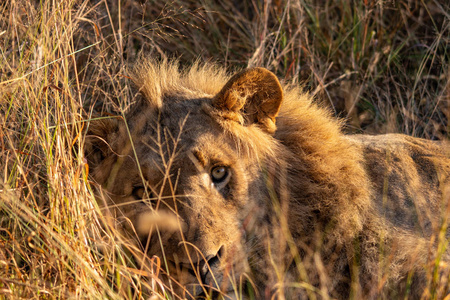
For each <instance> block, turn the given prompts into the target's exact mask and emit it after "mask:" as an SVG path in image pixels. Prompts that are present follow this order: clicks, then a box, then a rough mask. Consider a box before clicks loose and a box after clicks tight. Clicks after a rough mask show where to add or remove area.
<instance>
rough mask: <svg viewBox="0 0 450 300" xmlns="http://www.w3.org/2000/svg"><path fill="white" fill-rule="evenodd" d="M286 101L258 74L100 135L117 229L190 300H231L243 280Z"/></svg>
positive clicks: (173, 101)
mask: <svg viewBox="0 0 450 300" xmlns="http://www.w3.org/2000/svg"><path fill="white" fill-rule="evenodd" d="M263 83H265V84H263ZM281 98H282V92H281V87H280V85H279V83H278V81H277V79H276V77H275V76H274V75H273V74H272V73H270V72H268V71H266V70H264V69H252V70H249V71H245V72H243V73H240V74H238V75H236V76H234V77H233V78H232V79H231V80H230V81H229V82H228V83H227V85H225V87H224V88H223V89H222V90H221V91H220V92H219V93H218V94H217V95H215V96H213V97H199V98H192V97H189V98H187V99H184V98H183V97H180V96H177V97H175V96H174V97H173V98H170V97H168V98H167V99H164V102H163V105H162V106H160V107H155V106H152V105H143V106H142V107H144V108H142V107H140V108H139V109H136V110H135V111H134V112H133V113H132V114H131V116H130V117H129V119H128V120H127V123H128V127H125V126H124V124H123V123H121V122H118V121H117V122H116V121H112V122H115V123H116V124H113V125H111V124H108V125H105V123H104V122H103V125H101V126H98V127H100V129H97V131H95V130H93V136H94V137H95V136H100V137H101V139H100V142H99V143H98V142H94V144H95V143H97V145H96V146H93V147H89V146H87V149H88V150H89V149H91V152H90V153H89V152H88V159H89V157H93V158H92V159H91V160H90V163H91V164H92V166H93V167H92V168H93V172H92V173H93V177H94V178H95V179H96V180H97V181H98V182H99V183H100V184H102V186H103V190H105V191H106V192H105V193H103V194H104V195H107V197H106V198H107V199H106V200H107V203H108V205H109V207H111V208H112V212H113V213H114V214H115V218H116V220H118V222H119V223H120V224H122V226H123V228H125V231H126V232H127V233H129V234H130V235H131V236H135V237H137V239H138V240H139V242H140V243H141V245H142V247H143V249H145V253H147V254H148V256H149V257H152V256H155V255H156V256H158V257H160V258H161V261H164V260H165V261H166V262H167V266H166V267H167V268H168V272H169V274H170V277H171V278H172V279H175V280H176V281H177V282H178V283H179V284H180V285H181V286H185V287H186V288H187V291H188V293H190V294H192V295H193V296H198V295H199V294H201V293H202V292H208V290H207V289H208V286H209V287H212V289H213V290H220V291H221V292H223V293H225V294H228V295H232V294H234V292H233V291H236V289H238V288H239V285H240V282H243V281H245V279H246V276H247V275H246V272H247V271H248V269H249V266H248V257H247V253H248V249H247V247H248V240H247V238H248V236H247V235H248V234H249V228H250V227H252V224H253V226H256V225H255V224H257V223H258V221H257V220H259V219H261V218H263V214H264V208H263V207H264V205H265V204H264V203H262V202H261V200H260V199H262V198H264V197H263V196H262V194H264V193H267V188H266V187H265V186H264V178H263V177H264V175H262V174H263V172H261V170H262V168H264V166H262V165H261V160H262V159H263V157H264V155H265V154H264V153H265V151H266V150H267V149H260V148H261V147H260V146H258V145H259V144H261V143H263V142H262V141H261V140H267V141H270V140H271V139H272V137H271V133H272V132H273V131H274V128H275V125H274V119H275V115H276V114H277V113H278V109H279V105H280V103H281ZM144 112H145V113H144ZM126 128H128V130H127V129H126ZM242 134H245V135H246V137H242ZM130 137H131V138H130ZM105 142H107V143H108V144H106V143H105ZM263 144H264V143H263ZM96 152H101V155H97V156H96V154H95V153H96ZM155 220H159V221H158V222H155ZM169 224H170V225H169ZM144 263H145V262H144ZM201 284H203V286H202V285H201ZM173 286H174V288H175V290H177V287H176V286H177V284H173ZM205 289H206V290H205ZM178 290H179V289H178Z"/></svg>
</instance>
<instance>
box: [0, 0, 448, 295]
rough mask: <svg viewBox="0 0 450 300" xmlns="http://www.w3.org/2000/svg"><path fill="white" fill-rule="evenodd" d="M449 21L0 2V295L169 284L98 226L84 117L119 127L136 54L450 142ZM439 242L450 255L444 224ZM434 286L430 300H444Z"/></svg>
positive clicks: (329, 9)
mask: <svg viewBox="0 0 450 300" xmlns="http://www.w3.org/2000/svg"><path fill="white" fill-rule="evenodd" d="M449 11H450V7H449V4H448V3H446V1H435V0H422V1H420V0H411V1H406V0H401V1H383V0H380V1H366V0H364V1H354V2H352V1H329V0H323V1H302V0H292V1H288V0H287V1H242V2H241V1H231V0H230V1H200V2H199V1H190V0H179V1H171V2H165V1H150V0H149V1H138V0H129V1H126V0H124V1H87V0H78V1H76V0H73V1H43V0H41V1H25V0H7V1H4V2H2V3H1V4H0V123H1V127H0V153H1V156H0V174H1V175H0V298H3V297H4V298H12V299H21V298H24V299H35V298H36V299H37V298H39V299H40V298H43V299H54V298H58V299H59V298H87V299H104V298H111V299H123V298H126V299H138V298H139V297H141V296H145V297H148V296H149V295H151V291H153V290H156V289H158V290H159V292H158V294H154V295H153V297H156V298H158V297H160V296H159V295H163V294H164V290H165V289H167V288H166V287H163V286H162V282H161V281H160V280H159V279H158V274H159V273H161V272H164V270H163V269H164V268H163V267H162V269H159V266H160V265H161V264H162V265H163V263H162V262H161V261H159V260H157V259H153V260H152V263H153V265H151V267H149V268H146V270H145V271H143V270H141V269H140V268H139V266H137V265H136V264H135V262H134V255H133V253H134V252H136V251H139V250H138V249H136V248H135V247H133V246H132V244H130V243H129V242H128V241H126V240H124V239H123V238H122V237H121V236H120V235H119V234H117V233H116V232H115V231H114V229H113V226H110V225H111V224H110V222H109V221H108V219H107V218H105V217H104V214H103V211H102V209H101V208H99V206H98V205H97V202H96V200H95V198H94V195H93V194H94V191H93V188H91V185H90V181H89V180H90V179H89V168H88V165H87V164H86V161H85V159H84V157H83V142H84V132H85V129H86V128H87V127H88V126H89V121H91V120H93V119H98V118H110V117H111V116H112V115H114V116H123V115H124V114H125V113H126V112H127V111H128V110H129V107H130V105H132V103H133V101H134V100H135V99H134V93H133V91H132V87H131V81H130V80H129V72H128V71H127V70H128V67H129V66H130V65H132V64H133V63H134V62H135V61H136V60H138V59H139V54H140V53H141V52H142V53H143V54H144V55H145V56H148V55H151V56H153V57H177V58H179V59H180V64H182V65H190V64H191V63H192V62H193V61H194V60H196V59H198V60H200V61H208V60H212V61H216V62H218V63H219V64H221V65H223V66H225V67H226V68H228V69H230V70H234V69H237V68H245V67H247V66H263V67H266V68H268V69H270V70H271V71H273V72H274V73H275V74H277V75H278V76H279V78H280V79H282V80H284V79H285V80H289V81H292V82H294V83H299V84H302V85H303V86H304V88H305V89H306V90H308V91H310V93H311V94H312V95H314V96H315V97H316V100H317V101H320V102H322V104H323V105H325V106H329V107H330V109H331V110H332V111H333V112H334V113H335V115H336V116H339V117H343V118H346V120H347V125H348V126H346V130H348V131H349V132H365V133H387V132H401V133H406V134H409V135H413V136H419V137H425V138H429V139H439V140H445V139H449V137H450V135H449V133H450V130H449V123H448V120H449V118H450V94H449V93H450V79H449V77H450V76H449V75H450V69H449V60H450V53H449V41H450V15H449ZM437 238H438V239H439V245H440V247H439V249H440V250H439V251H444V250H443V249H445V247H447V246H448V240H446V239H445V228H443V231H442V232H441V236H439V237H437ZM441 263H442V264H445V263H446V262H441ZM429 268H430V269H429V274H430V278H437V277H438V274H437V271H436V270H439V267H438V266H430V267H429ZM331 276H332V275H331ZM449 280H450V279H449ZM301 284H302V283H300V285H301ZM437 284H438V283H437V281H436V280H430V286H429V288H428V292H427V293H426V294H424V295H425V297H426V298H432V299H436V298H445V297H446V294H445V293H444V294H443V293H442V290H441V289H440V287H439V286H437ZM315 293H316V291H314V290H313V291H310V292H309V293H308V295H309V296H310V297H311V298H314V297H316V296H317V297H319V296H318V294H317V295H316V294H315ZM317 293H320V291H317ZM322 296H323V295H322ZM161 297H163V296H161ZM165 297H169V298H176V297H177V296H176V295H173V294H171V293H166V296H165ZM447 297H448V296H447Z"/></svg>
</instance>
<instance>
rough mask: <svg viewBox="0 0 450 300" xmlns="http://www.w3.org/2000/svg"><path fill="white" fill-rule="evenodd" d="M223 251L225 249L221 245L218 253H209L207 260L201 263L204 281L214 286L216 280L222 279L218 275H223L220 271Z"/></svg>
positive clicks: (201, 273)
mask: <svg viewBox="0 0 450 300" xmlns="http://www.w3.org/2000/svg"><path fill="white" fill-rule="evenodd" d="M223 252H224V249H223V247H221V248H220V249H219V251H218V252H217V254H216V255H209V256H207V257H206V261H203V262H201V263H200V275H201V279H202V282H203V283H205V284H208V285H213V286H214V284H213V283H214V281H217V280H219V281H220V280H221V279H222V278H217V277H222V276H220V275H219V274H220V272H218V271H219V269H220V259H221V257H222V255H223Z"/></svg>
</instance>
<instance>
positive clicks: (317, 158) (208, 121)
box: [85, 60, 450, 299]
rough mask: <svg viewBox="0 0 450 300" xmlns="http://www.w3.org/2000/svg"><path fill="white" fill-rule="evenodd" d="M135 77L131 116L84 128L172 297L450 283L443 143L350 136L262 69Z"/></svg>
mask: <svg viewBox="0 0 450 300" xmlns="http://www.w3.org/2000/svg"><path fill="white" fill-rule="evenodd" d="M133 78H134V80H135V83H136V86H137V87H138V88H139V93H138V94H137V95H138V97H137V103H136V104H135V105H134V107H133V108H132V110H131V112H130V113H129V114H128V115H127V116H126V124H127V126H125V123H124V122H121V121H119V120H117V119H111V120H107V121H99V122H97V124H92V125H91V128H90V130H89V133H88V138H87V142H86V147H85V148H86V155H87V158H88V161H89V164H90V167H91V170H92V171H91V174H92V177H93V178H94V179H95V180H96V181H97V182H98V183H99V184H100V185H101V186H102V187H103V190H104V191H106V192H107V193H103V195H107V196H105V198H106V199H105V201H106V203H107V205H108V206H110V207H111V211H112V213H113V214H114V215H115V217H116V219H117V221H118V223H119V224H121V225H122V227H123V229H124V232H126V233H128V234H129V235H130V236H132V237H133V238H135V239H136V240H138V241H139V243H140V244H141V246H142V248H143V249H144V252H145V253H147V254H149V256H150V257H151V256H152V255H157V256H160V257H161V258H162V257H165V259H166V260H167V261H168V263H167V265H166V268H167V270H166V271H167V272H168V273H169V275H168V276H166V277H165V278H164V281H165V282H166V283H167V284H168V285H167V286H172V289H173V290H174V291H175V292H176V293H180V294H184V295H186V296H188V297H198V296H199V295H201V294H205V293H211V292H210V291H209V287H211V288H212V290H213V291H214V292H213V297H214V295H215V294H214V293H217V291H220V292H221V293H223V294H225V295H227V296H230V297H232V298H238V294H239V292H238V291H240V290H241V289H243V290H244V294H246V292H245V291H246V290H247V288H246V286H247V285H246V284H245V282H247V281H248V282H249V285H250V284H251V285H253V288H254V289H255V292H256V293H257V295H258V296H257V297H260V298H264V297H270V296H271V295H277V296H281V297H287V298H308V297H310V298H314V297H324V298H325V297H327V296H328V295H330V296H332V297H336V298H341V299H347V298H348V297H350V296H352V297H356V298H360V297H364V298H377V297H380V296H381V297H404V296H409V297H412V298H418V297H420V296H424V297H428V296H429V295H430V294H429V293H432V292H434V291H431V290H429V288H430V287H434V288H435V290H436V293H437V295H438V296H439V297H440V296H445V295H446V294H447V293H448V291H449V290H448V288H449V287H448V282H447V281H448V269H447V268H446V267H445V266H446V264H448V262H449V258H450V257H449V256H450V255H449V251H448V250H445V249H444V250H443V251H438V250H437V249H441V248H442V247H441V246H442V244H445V243H448V239H449V237H450V231H449V230H448V229H447V227H445V226H446V224H447V222H448V219H449V215H448V211H447V212H446V211H445V209H446V208H447V207H448V206H449V197H450V196H449V189H450V188H449V186H450V177H449V174H450V153H449V151H450V150H449V147H448V144H444V142H440V143H439V142H431V141H426V140H422V139H417V138H412V137H408V136H404V135H382V136H365V135H353V136H347V135H344V134H343V133H342V132H341V125H342V124H341V122H340V121H338V120H336V119H334V118H332V117H331V116H330V114H329V113H328V111H327V110H325V109H323V108H321V107H319V106H317V105H316V104H314V103H313V102H312V101H311V99H310V97H309V96H308V95H307V94H305V93H302V92H301V90H300V89H299V88H296V87H294V86H291V85H288V84H286V85H281V84H280V83H279V81H278V79H277V78H276V77H275V76H274V75H273V74H272V73H270V72H269V71H267V70H265V69H262V68H254V69H249V70H246V71H243V72H240V73H238V74H236V75H234V76H233V77H230V76H228V75H227V74H226V72H225V71H224V70H223V69H222V68H220V67H217V66H215V65H199V64H195V65H194V66H193V67H191V68H188V69H185V70H182V71H180V70H179V68H178V66H177V64H176V62H175V63H174V62H167V61H163V62H155V61H153V60H148V61H144V62H143V63H141V64H139V65H138V66H137V67H136V68H135V70H134V72H133ZM222 175H223V176H222ZM447 210H448V208H447ZM156 214H158V215H163V216H164V218H166V220H169V219H170V217H172V219H173V220H175V224H177V225H174V224H172V223H171V225H170V226H168V225H167V224H166V225H167V226H165V225H164V222H162V221H161V220H162V219H164V218H159V220H160V221H158V222H157V224H156V223H155V224H154V223H152V221H151V220H154V219H155V218H153V219H152V218H149V216H154V215H156ZM167 223H169V222H167ZM175 228H176V230H175ZM158 231H159V232H160V235H159V234H157V232H158ZM439 233H441V235H440V236H439ZM159 236H160V237H159ZM161 244H162V247H161ZM439 247H441V248H439ZM439 262H441V264H440V265H439V264H438V263H439ZM141 263H142V264H144V265H145V261H144V262H141ZM433 263H436V265H437V267H436V272H437V274H438V275H440V277H439V276H438V277H439V278H437V279H436V278H435V279H434V280H435V283H432V282H431V280H432V277H431V273H430V267H429V266H430V265H433ZM446 279H447V280H446ZM169 282H172V284H171V285H170V284H169ZM178 284H179V285H178ZM427 293H428V294H427Z"/></svg>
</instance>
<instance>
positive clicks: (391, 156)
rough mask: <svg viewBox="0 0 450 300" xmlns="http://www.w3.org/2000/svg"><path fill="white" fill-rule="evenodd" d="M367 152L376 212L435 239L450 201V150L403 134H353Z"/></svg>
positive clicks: (445, 145) (352, 138)
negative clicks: (433, 236) (437, 228)
mask: <svg viewBox="0 0 450 300" xmlns="http://www.w3.org/2000/svg"><path fill="white" fill-rule="evenodd" d="M347 138H348V139H349V140H350V141H352V142H353V143H355V144H356V145H358V147H360V148H361V151H362V160H363V162H362V163H363V165H364V166H365V169H366V172H367V174H368V176H369V180H370V181H371V188H372V193H373V194H372V199H373V203H374V206H375V208H376V210H377V211H378V212H379V213H380V215H381V216H382V217H384V218H385V219H386V220H387V221H389V222H391V224H392V225H393V226H396V227H399V229H403V230H407V231H420V232H422V234H423V235H424V236H430V235H431V234H432V233H433V230H435V229H436V226H439V222H440V220H442V219H441V218H442V216H441V215H440V213H439V211H441V210H442V207H443V206H444V205H445V203H447V202H448V200H449V197H450V147H449V145H448V143H447V142H442V141H429V140H424V139H420V138H414V137H410V136H406V135H401V134H386V135H376V136H369V135H351V136H347Z"/></svg>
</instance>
